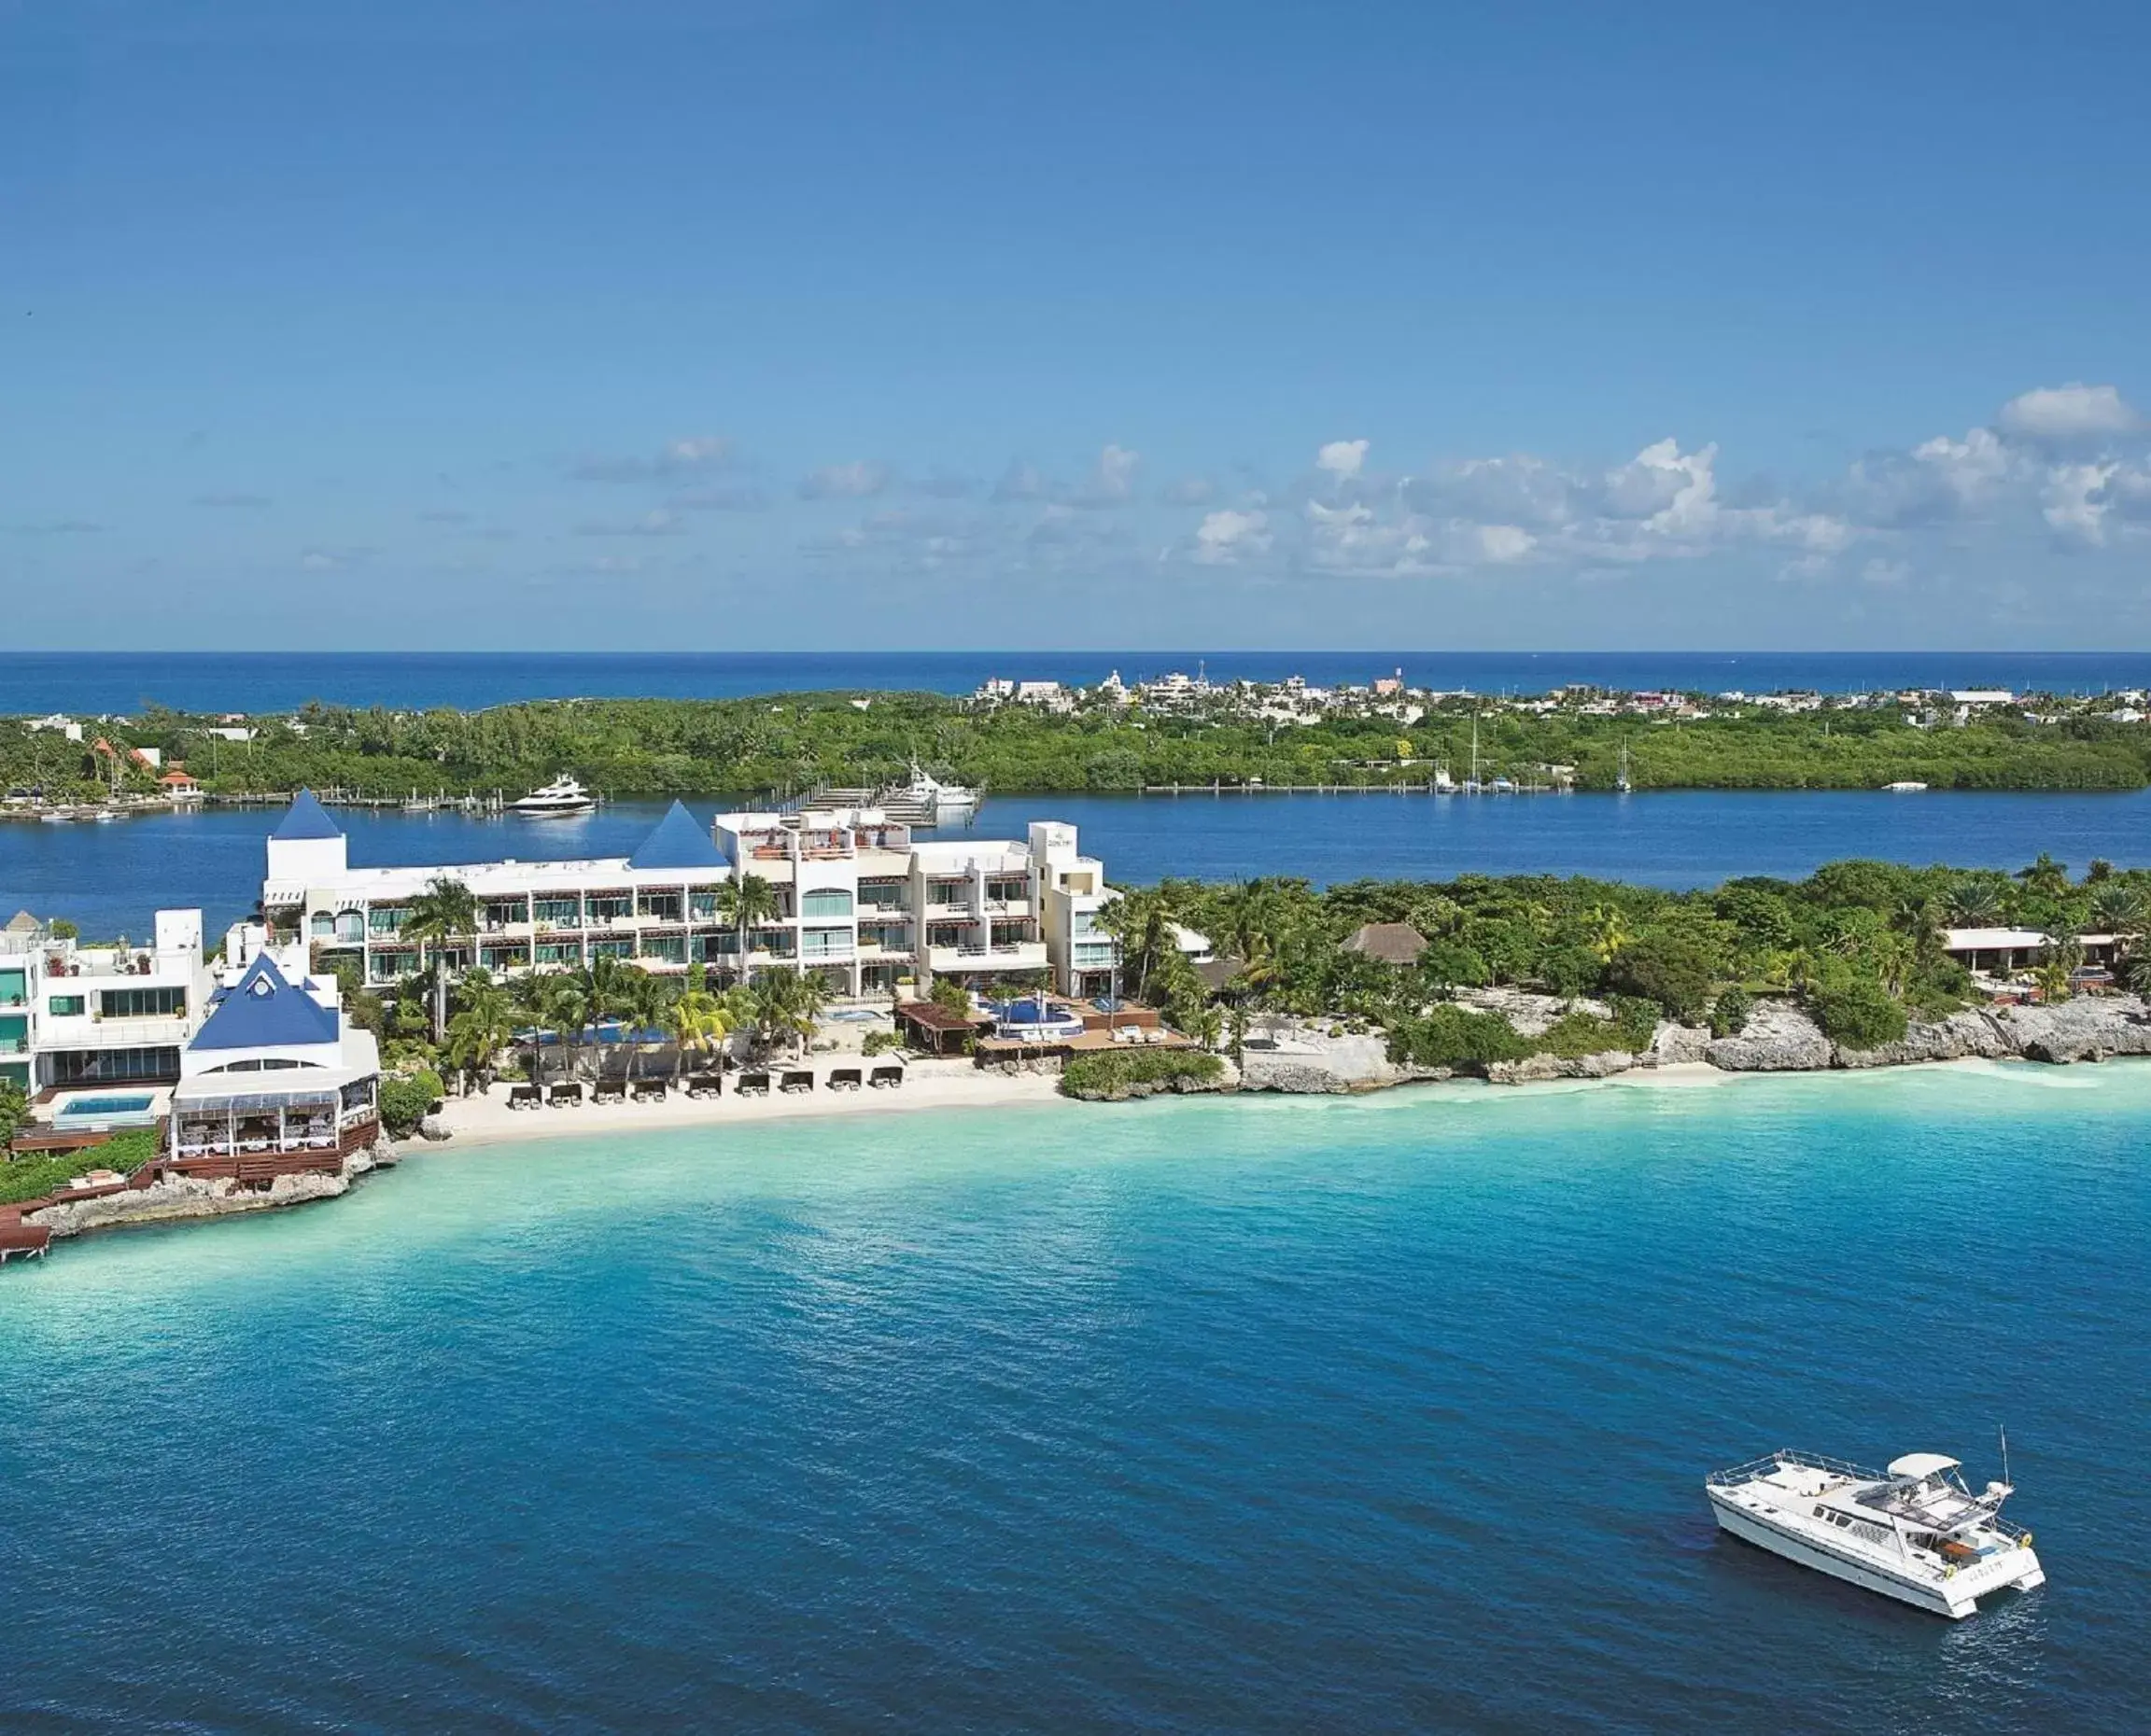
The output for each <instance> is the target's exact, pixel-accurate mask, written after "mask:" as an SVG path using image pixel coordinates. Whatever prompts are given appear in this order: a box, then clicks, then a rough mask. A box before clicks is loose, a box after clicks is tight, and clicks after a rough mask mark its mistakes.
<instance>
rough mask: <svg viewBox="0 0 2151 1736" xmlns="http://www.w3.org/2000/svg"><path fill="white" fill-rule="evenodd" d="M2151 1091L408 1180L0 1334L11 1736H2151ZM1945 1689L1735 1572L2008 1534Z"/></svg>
mask: <svg viewBox="0 0 2151 1736" xmlns="http://www.w3.org/2000/svg"><path fill="white" fill-rule="evenodd" d="M2147 1125H2151V1066H2145V1065H2144V1064H2141V1063H2127V1062H2117V1063H2114V1064H2112V1065H2110V1066H2107V1067H2104V1068H2082V1069H2074V1070H2069V1071H2059V1070H2048V1071H2041V1070H2036V1069H2031V1068H2025V1067H2009V1068H1995V1067H1988V1068H1979V1067H1973V1068H1959V1069H1950V1070H1944V1071H1916V1072H1909V1073H1896V1074H1887V1075H1879V1076H1875V1075H1869V1076H1859V1077H1845V1076H1839V1077H1817V1078H1795V1079H1783V1080H1767V1079H1754V1080H1739V1081H1733V1082H1729V1083H1726V1084H1723V1085H1718V1086H1715V1087H1710V1088H1691V1089H1680V1088H1672V1087H1668V1086H1664V1085H1660V1086H1654V1087H1653V1086H1644V1087H1637V1086H1619V1085H1616V1086H1597V1087H1581V1088H1573V1089H1568V1090H1558V1089H1545V1090H1525V1091H1510V1092H1500V1091H1497V1090H1495V1089H1492V1088H1489V1087H1462V1086H1455V1087H1432V1088H1426V1089H1422V1090H1418V1091H1414V1092H1409V1093H1394V1094H1391V1095H1389V1096H1387V1097H1385V1098H1381V1099H1367V1100H1358V1101H1329V1100H1287V1101H1271V1102H1252V1101H1251V1102H1245V1103H1240V1102H1230V1101H1214V1102H1173V1103H1160V1104H1146V1105H1133V1106H1126V1107H1119V1108H1080V1107H1076V1106H1066V1105H1061V1106H1055V1107H1051V1108H1039V1109H1034V1110H1017V1111H999V1112H990V1111H974V1112H955V1113H950V1112H934V1113H915V1114H908V1115H905V1114H898V1115H889V1116H877V1117H873V1118H870V1119H863V1120H851V1121H846V1120H839V1121H834V1122H824V1123H820V1124H808V1123H792V1124H785V1123H769V1124H765V1125H762V1126H758V1127H730V1128H726V1127H717V1128H712V1129H708V1130H700V1131H690V1130H679V1131H674V1132H670V1133H666V1134H649V1133H644V1134H639V1135H638V1134H629V1135H626V1136H622V1137H620V1138H618V1139H615V1140H614V1141H611V1142H605V1141H597V1140H593V1139H591V1138H590V1137H589V1136H587V1135H581V1136H569V1137H566V1138H563V1139H561V1140H558V1141H552V1142H539V1143H535V1144H531V1145H527V1146H524V1147H521V1148H515V1147H500V1148H494V1149H489V1150H473V1151H470V1152H461V1153H459V1152H457V1151H455V1150H453V1149H448V1150H443V1151H438V1152H427V1153H425V1154H423V1155H419V1156H418V1157H416V1158H415V1159H414V1160H412V1161H410V1162H408V1163H407V1164H405V1165H404V1166H403V1167H402V1168H401V1169H399V1170H397V1171H396V1172H394V1173H392V1174H387V1175H382V1176H378V1177H375V1178H373V1179H372V1180H370V1181H368V1182H367V1183H364V1184H363V1185H362V1186H361V1187H360V1188H359V1190H358V1191H357V1192H356V1193H355V1194H354V1195H353V1196H352V1197H349V1198H347V1199H344V1200H343V1201H340V1202H338V1203H336V1204H333V1205H329V1206H319V1207H309V1208H306V1209H304V1210H302V1211H299V1212H296V1213H290V1214H285V1215H282V1216H278V1217H274V1218H265V1219H258V1220H253V1221H246V1222H230V1223H225V1224H220V1225H208V1226H189V1227H184V1228H176V1229H169V1230H159V1231H133V1232H125V1233H121V1234H119V1235H113V1236H107V1237H105V1238H103V1239H92V1240H91V1241H87V1242H76V1243H72V1244H67V1245H63V1247H61V1248H60V1249H59V1250H58V1251H57V1252H56V1253H54V1254H53V1255H52V1256H51V1258H50V1259H49V1260H48V1261H46V1262H44V1263H43V1265H42V1266H41V1267H11V1268H9V1269H8V1270H7V1271H6V1272H5V1273H0V1392H5V1393H7V1404H6V1405H5V1406H0V1586H4V1587H5V1588H6V1591H7V1612H6V1616H5V1618H4V1619H0V1725H6V1726H7V1727H8V1728H13V1729H42V1728H80V1729H143V1728H157V1729H175V1730H232V1729H310V1728H338V1729H380V1730H386V1729H419V1728H425V1729H770V1730H802V1731H805V1730H812V1731H824V1730H866V1729H922V1730H1001V1729H1011V1730H1039V1731H1068V1730H1089V1729H1142V1730H1188V1731H1194V1730H1205V1731H1206V1730H1221V1731H1222V1730H1233V1731H1243V1730H1276V1731H1304V1730H1310V1729H1322V1730H1370V1731H1372V1730H1421V1729H1457V1730H1474V1731H1476V1730H1503V1731H1508V1730H1530V1731H1563V1730H1577V1731H1583V1730H1591V1731H1598V1730H1621V1731H1630V1730H1632V1731H1650V1732H1687V1731H1694V1732H1709V1733H1712V1736H1717V1733H1719V1732H1727V1731H1736V1732H1744V1731H1759V1732H1771V1733H1776V1732H1781V1731H1789V1730H1831V1731H1837V1730H1842V1731H1860V1732H1871V1731H1891V1732H1899V1731H1912V1732H1930V1731H1931V1732H1935V1733H1937V1736H1940V1733H1942V1732H1951V1733H1961V1732H1985V1731H2031V1730H2041V1731H2062V1730H2066V1731H2072V1732H2074V1731H2127V1730H2141V1729H2144V1728H2145V1727H2146V1725H2147V1724H2151V1687H2146V1676H2145V1665H2146V1662H2147V1661H2151V1577H2147V1575H2145V1573H2144V1565H2143V1561H2142V1559H2141V1551H2140V1549H2139V1548H2138V1547H2137V1544H2138V1540H2139V1539H2140V1538H2141V1537H2143V1536H2144V1535H2146V1534H2151V1493H2147V1492H2146V1488H2145V1485H2144V1481H2143V1479H2142V1478H2141V1477H2140V1476H2139V1475H2138V1470H2137V1460H2138V1457H2139V1455H2140V1454H2141V1453H2142V1451H2143V1448H2144V1441H2145V1440H2146V1438H2151V1382H2147V1381H2146V1379H2145V1378H2144V1377H2145V1370H2146V1368H2147V1367H2151V1324H2147V1323H2151V1266H2147V1264H2146V1262H2145V1261H2144V1257H2143V1251H2144V1246H2145V1244H2146V1239H2147V1238H2151V1164H2147V1162H2146V1158H2145V1141H2144V1133H2145V1129H2146V1127H2147ZM2003 1423H2005V1424H2006V1425H2007V1428H2008V1433H2009V1448H2010V1457H2011V1470H2012V1472H2013V1474H2014V1476H2015V1478H2016V1481H2017V1485H2018V1487H2019V1491H2020V1492H2019V1493H2018V1495H2017V1499H2016V1501H2015V1502H2014V1503H2013V1504H2012V1507H2011V1512H2012V1515H2013V1517H2015V1518H2017V1519H2019V1520H2020V1521H2021V1522H2023V1523H2025V1524H2028V1525H2030V1526H2032V1528H2033V1529H2034V1530H2035V1531H2036V1532H2037V1533H2038V1539H2039V1549H2040V1553H2041V1556H2042V1558H2043V1560H2044V1561H2045V1564H2046V1569H2047V1572H2048V1575H2050V1583H2049V1584H2048V1585H2047V1586H2046V1588H2044V1589H2042V1590H2040V1591H2037V1592H2033V1593H2030V1594H2003V1597H2002V1598H2001V1599H2000V1600H1997V1601H1992V1602H1990V1603H1989V1606H1988V1607H1987V1608H1986V1609H1984V1610H1983V1611H1982V1612H1981V1613H1980V1614H1979V1615H1978V1616H1976V1617H1974V1618H1973V1619H1971V1620H1969V1621H1966V1622H1962V1623H1958V1624H1950V1623H1947V1622H1945V1621H1942V1620H1939V1619H1937V1618H1935V1617H1930V1616H1926V1615H1923V1614H1920V1613H1919V1612H1917V1611H1914V1610H1910V1609H1907V1608H1904V1607H1902V1606H1899V1605H1896V1604H1892V1603H1888V1602H1886V1601H1884V1600H1881V1599H1879V1598H1877V1597H1874V1596H1872V1595H1870V1594H1867V1593H1864V1592H1861V1591H1858V1590H1855V1589H1850V1588H1849V1587H1845V1586H1841V1585H1838V1584H1835V1582H1832V1581H1828V1580H1825V1579H1822V1578H1821V1577H1818V1576H1816V1575H1811V1574H1808V1573H1806V1572H1804V1571H1802V1570H1800V1569H1797V1568H1794V1567H1793V1566H1791V1565H1789V1564H1787V1563H1784V1562H1782V1561H1778V1560H1777V1559H1776V1558H1775V1557H1772V1556H1768V1555H1765V1554H1764V1553H1762V1552H1760V1551H1758V1550H1755V1549H1753V1548H1751V1547H1748V1546H1746V1545H1742V1544H1739V1543H1736V1542H1733V1541H1729V1540H1722V1539H1721V1538H1720V1537H1719V1535H1718V1534H1717V1533H1716V1532H1715V1531H1714V1529H1713V1527H1712V1525H1711V1522H1710V1519H1709V1516H1708V1509H1707V1507H1706V1505H1705V1502H1704V1499H1703V1493H1702V1487H1701V1486H1702V1480H1703V1478H1704V1477H1705V1475H1706V1474H1707V1473H1708V1472H1709V1471H1710V1470H1712V1469H1714V1468H1716V1467H1718V1466H1721V1465H1724V1464H1729V1463H1735V1462H1737V1461H1740V1460H1744V1459H1747V1458H1749V1457H1750V1456H1752V1455H1754V1454H1756V1453H1760V1452H1763V1451H1765V1450H1768V1449H1772V1448H1775V1447H1778V1446H1784V1445H1797V1446H1803V1447H1807V1448H1808V1449H1814V1450H1818V1451H1823V1452H1828V1453H1831V1454H1834V1455H1838V1456H1845V1457H1851V1458H1855V1459H1859V1460H1863V1461H1867V1462H1874V1461H1880V1460H1887V1459H1889V1458H1891V1457H1892V1456H1894V1455H1896V1454H1898V1453H1901V1452H1906V1451H1911V1450H1926V1449H1934V1450H1943V1451H1947V1452H1950V1453H1953V1454H1957V1455H1960V1456H1961V1457H1963V1458H1964V1459H1965V1461H1966V1462H1967V1464H1966V1468H1967V1471H1968V1473H1969V1474H1970V1475H1971V1476H1972V1477H1974V1478H1975V1480H1977V1479H1984V1478H1987V1477H1994V1476H1999V1475H2000V1470H2001V1467H2000V1463H1999V1460H1998V1455H1997V1453H1996V1449H1995V1431H1996V1427H1997V1425H1998V1424H2003Z"/></svg>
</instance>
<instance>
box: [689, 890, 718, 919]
mask: <svg viewBox="0 0 2151 1736" xmlns="http://www.w3.org/2000/svg"><path fill="white" fill-rule="evenodd" d="M687 917H688V919H689V920H690V921H693V922H711V921H714V920H715V919H716V917H717V894H716V893H714V892H690V893H688V894H687Z"/></svg>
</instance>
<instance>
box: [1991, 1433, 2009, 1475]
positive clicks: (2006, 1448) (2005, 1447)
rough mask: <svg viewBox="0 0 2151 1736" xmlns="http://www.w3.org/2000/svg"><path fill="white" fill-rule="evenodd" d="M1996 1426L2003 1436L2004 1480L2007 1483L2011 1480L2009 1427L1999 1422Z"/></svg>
mask: <svg viewBox="0 0 2151 1736" xmlns="http://www.w3.org/2000/svg"><path fill="white" fill-rule="evenodd" d="M1994 1426H1995V1428H1996V1429H1997V1430H1999V1431H2000V1432H2001V1435H2002V1480H2003V1482H2004V1483H2006V1482H2007V1481H2008V1480H2009V1425H2008V1424H2007V1423H2006V1422H1997V1423H1996V1424H1995V1425H1994Z"/></svg>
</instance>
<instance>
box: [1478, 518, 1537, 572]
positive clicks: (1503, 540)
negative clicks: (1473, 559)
mask: <svg viewBox="0 0 2151 1736" xmlns="http://www.w3.org/2000/svg"><path fill="white" fill-rule="evenodd" d="M1477 528H1478V534H1479V547H1480V549H1481V551H1482V552H1483V553H1484V555H1485V556H1486V558H1487V559H1488V560H1489V561H1492V562H1493V563H1495V564H1496V565H1497V566H1506V565H1508V564H1509V563H1510V562H1511V561H1520V560H1523V559H1524V558H1525V556H1526V555H1528V554H1529V553H1531V551H1532V550H1533V549H1535V548H1537V547H1538V546H1539V539H1537V538H1536V537H1534V536H1533V535H1532V534H1531V533H1530V532H1529V531H1527V530H1525V529H1524V528H1523V527H1522V526H1521V525H1479V526H1478V527H1477Z"/></svg>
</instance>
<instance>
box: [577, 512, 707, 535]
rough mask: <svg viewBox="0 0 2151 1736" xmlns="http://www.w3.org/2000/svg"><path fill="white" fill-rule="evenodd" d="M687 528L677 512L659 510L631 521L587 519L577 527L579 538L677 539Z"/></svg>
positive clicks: (646, 513)
mask: <svg viewBox="0 0 2151 1736" xmlns="http://www.w3.org/2000/svg"><path fill="white" fill-rule="evenodd" d="M686 528H687V526H686V525H683V524H682V523H681V522H680V516H679V514H678V513H676V512H668V511H665V510H664V509H662V508H659V509H657V510H655V511H649V512H645V513H643V514H642V515H641V516H640V517H639V518H629V519H585V520H584V521H583V523H582V524H580V525H576V526H575V534H576V535H577V536H578V537H677V536H680V535H682V533H683V532H684V531H685V530H686Z"/></svg>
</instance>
